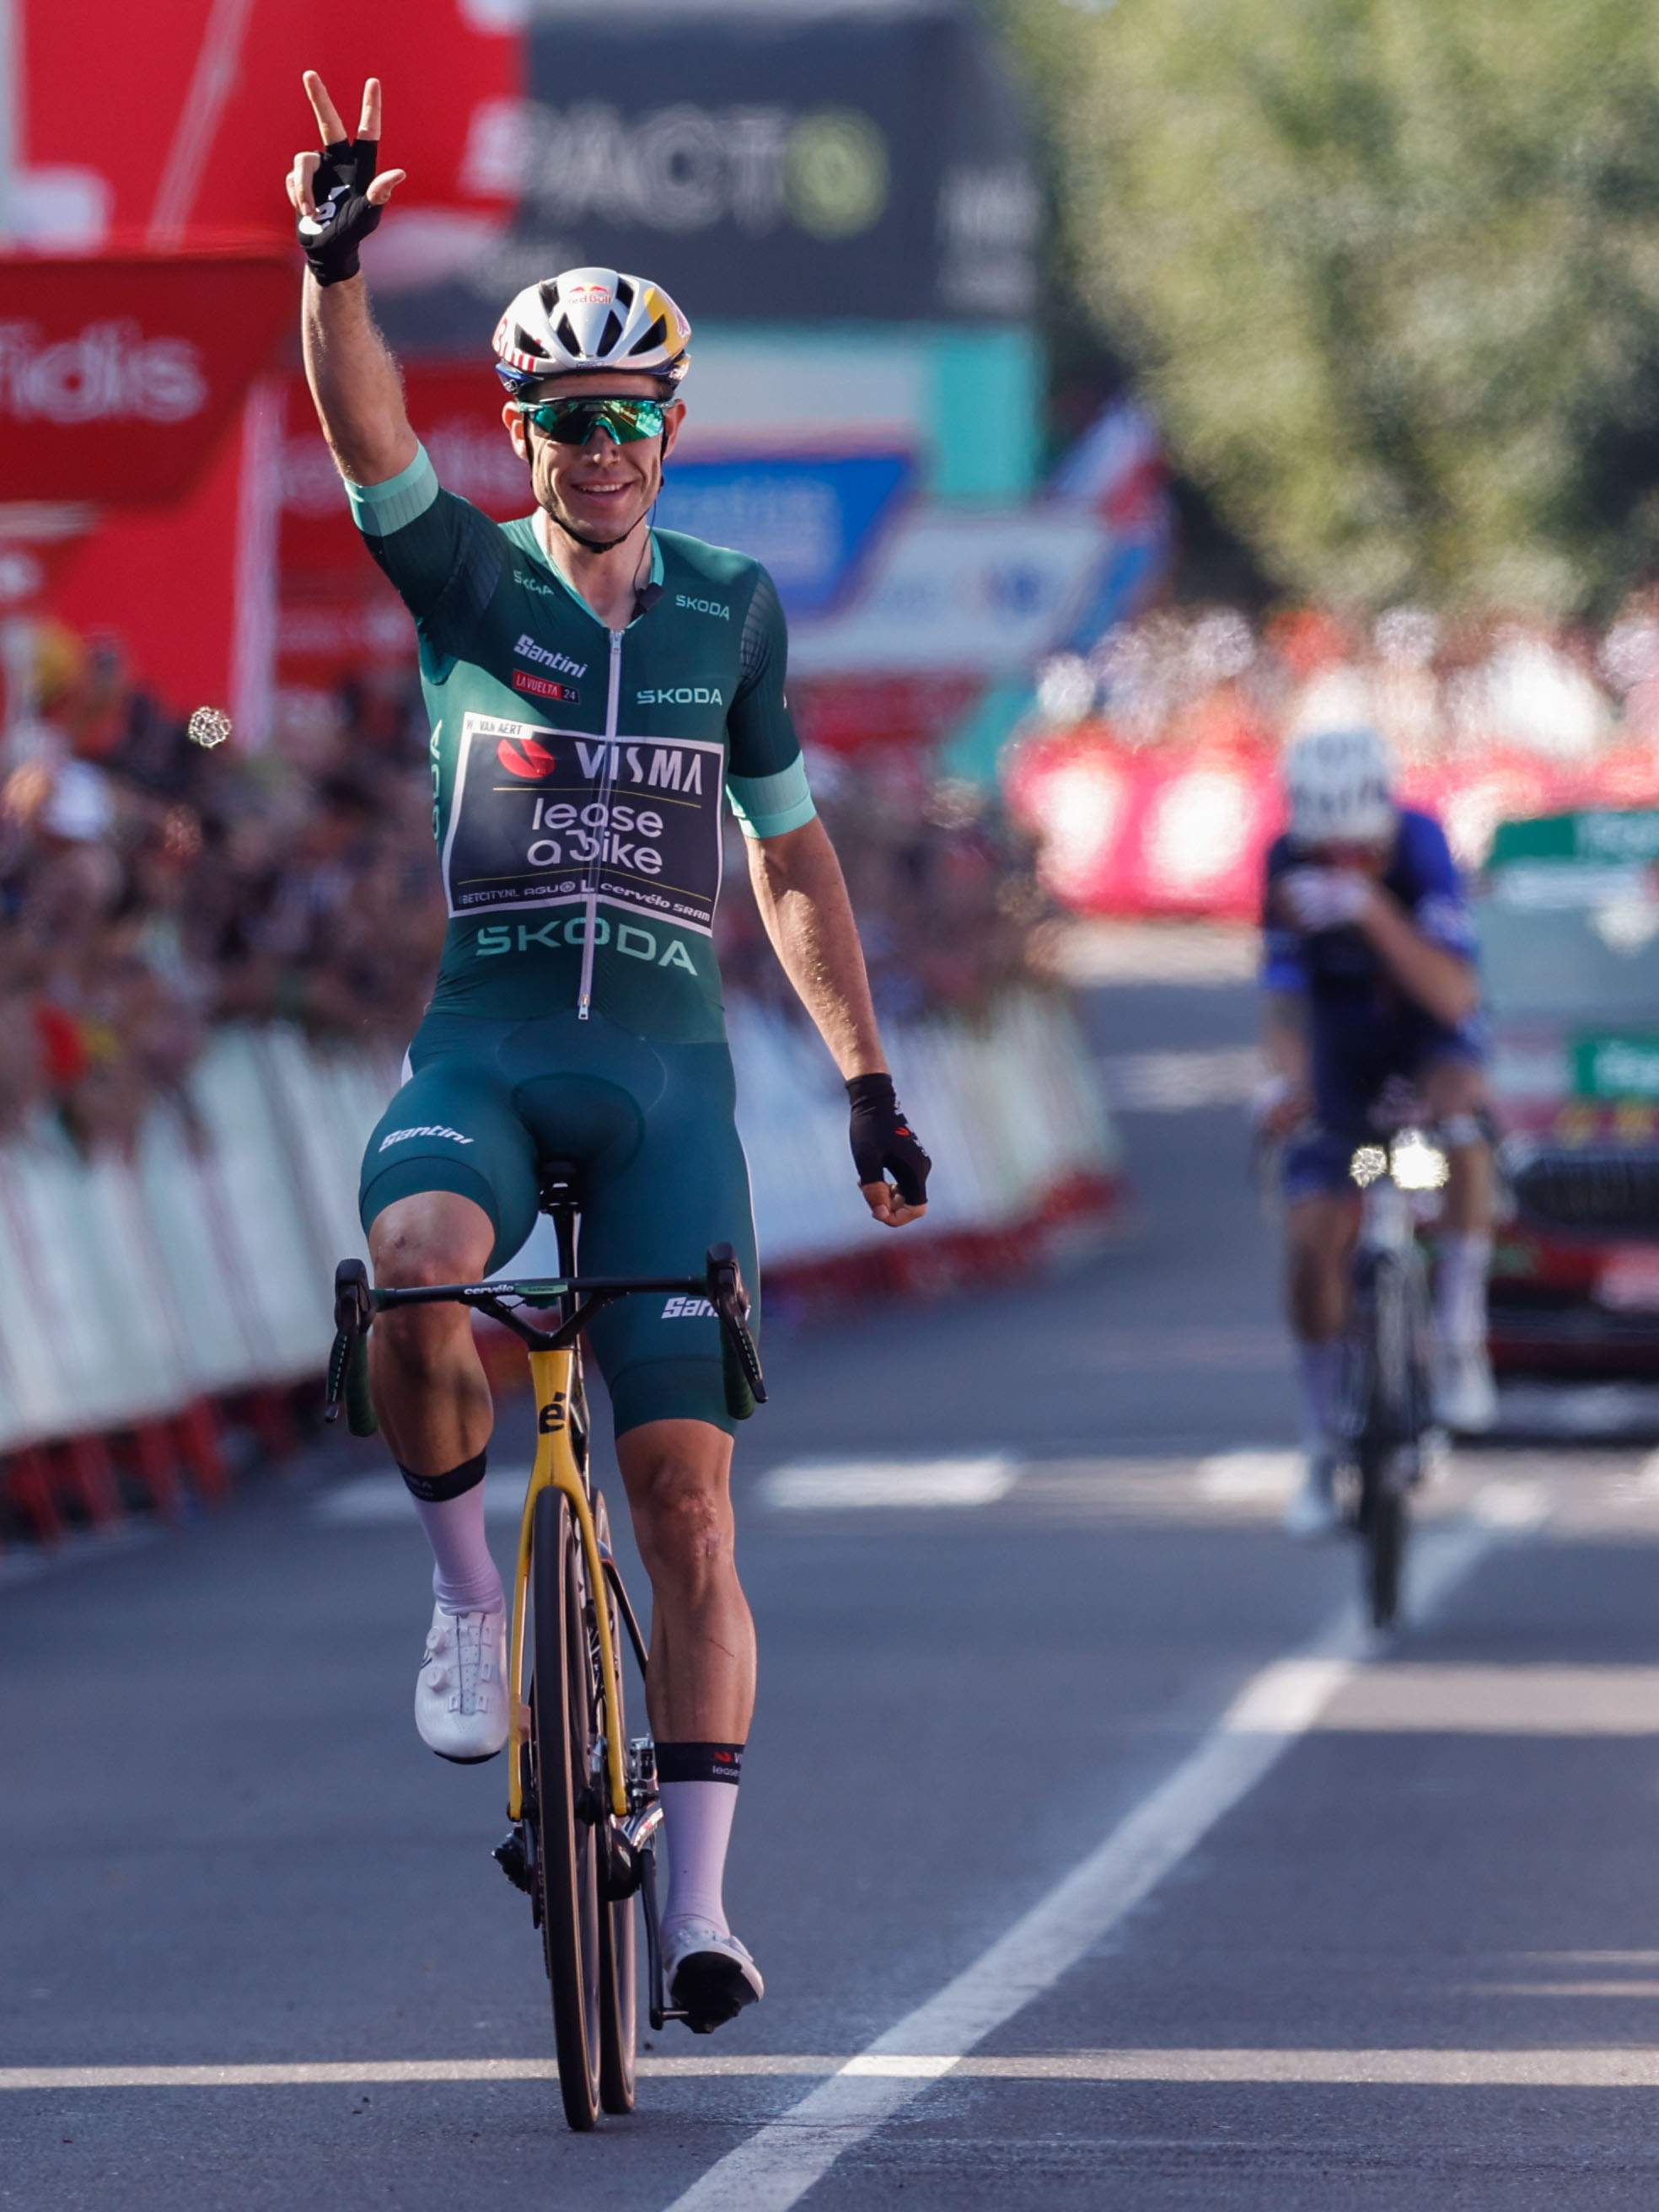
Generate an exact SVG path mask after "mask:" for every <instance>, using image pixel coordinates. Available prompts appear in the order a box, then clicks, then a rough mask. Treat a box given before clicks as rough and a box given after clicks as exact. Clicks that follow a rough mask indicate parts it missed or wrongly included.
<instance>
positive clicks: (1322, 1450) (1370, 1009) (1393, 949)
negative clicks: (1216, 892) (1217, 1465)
mask: <svg viewBox="0 0 1659 2212" xmlns="http://www.w3.org/2000/svg"><path fill="white" fill-rule="evenodd" d="M1285 791H1286V797H1287V799H1288V802H1289V822H1288V825H1287V827H1286V829H1285V833H1284V835H1283V836H1280V837H1279V839H1278V840H1277V841H1276V842H1275V843H1274V844H1273V847H1272V848H1271V850H1270V851H1269V853H1268V854H1267V864H1266V883H1265V885H1264V890H1263V902H1262V921H1263V933H1264V939H1265V943H1264V957H1263V969H1262V982H1263V986H1264V990H1263V1009H1264V1012H1263V1030H1264V1044H1265V1049H1266V1054H1267V1064H1268V1069H1269V1075H1268V1080H1267V1085H1266V1087H1265V1089H1264V1091H1263V1094H1262V1097H1261V1108H1260V1118H1261V1123H1262V1126H1263V1127H1264V1128H1265V1129H1266V1130H1267V1133H1270V1134H1273V1135H1275V1136H1279V1137H1282V1138H1284V1139H1285V1152H1284V1161H1283V1172H1284V1194H1285V1224H1286V1231H1285V1234H1286V1246H1287V1250H1286V1263H1287V1264H1286V1277H1287V1283H1286V1287H1287V1293H1288V1301H1289V1309H1290V1322H1291V1331H1292V1334H1294V1336H1295V1338H1296V1343H1297V1364H1298V1369H1299V1373H1300V1379H1301V1386H1302V1392H1303V1397H1304V1409H1305V1413H1306V1421H1307V1442H1308V1457H1307V1466H1306V1471H1305V1474H1304V1481H1303V1484H1302V1486H1301V1488H1300V1489H1299V1491H1298V1492H1297V1494H1296V1496H1295V1497H1294V1498H1292V1500H1291V1507H1290V1511H1289V1514H1288V1516H1287V1525H1288V1526H1289V1527H1290V1528H1291V1529H1292V1530H1293V1531H1294V1532H1295V1533H1297V1534H1301V1535H1310V1536H1311V1535H1320V1534H1325V1533H1327V1532H1328V1531H1329V1530H1330V1529H1331V1528H1334V1526H1335V1523H1336V1520H1337V1509H1336V1504H1335V1484H1336V1477H1337V1475H1338V1474H1339V1472H1340V1468H1341V1467H1342V1463H1343V1460H1344V1456H1345V1452H1346V1444H1345V1442H1344V1439H1343V1437H1342V1436H1341V1434H1340V1391H1341V1383H1342V1371H1343V1370H1342V1362H1343V1332H1344V1328H1345V1326H1346V1297H1347V1281H1348V1261H1349V1255H1350V1253H1351V1251H1352V1243H1353V1237H1354V1232H1355V1228H1356V1225H1357V1222H1358V1194H1357V1193H1356V1191H1355V1189H1354V1187H1353V1185H1352V1182H1351V1181H1350V1178H1349V1172H1348V1169H1349V1161H1350V1159H1351V1158H1352V1152H1353V1150H1354V1147H1355V1146H1356V1145H1357V1144H1358V1143H1361V1142H1364V1141H1365V1140H1367V1139H1368V1138H1370V1136H1371V1134H1372V1131H1371V1128H1370V1115H1371V1113H1372V1109H1374V1107H1375V1106H1376V1103H1377V1102H1378V1100H1379V1098H1380V1097H1381V1096H1382V1094H1383V1091H1385V1090H1386V1089H1388V1088H1389V1086H1390V1085H1395V1084H1397V1083H1399V1082H1401V1081H1404V1082H1406V1083H1408V1084H1409V1085H1411V1086H1412V1087H1413V1091H1415V1093H1416V1094H1417V1096H1418V1097H1419V1099H1420V1100H1421V1102H1422V1106H1423V1109H1424V1111H1425V1114H1426V1115H1428V1117H1429V1118H1430V1119H1431V1121H1433V1122H1434V1123H1435V1124H1436V1125H1437V1127H1438V1129H1439V1132H1440V1140H1441V1142H1442V1144H1443V1146H1444V1148H1445V1151H1446V1153H1447V1156H1448V1160H1449V1170H1450V1173H1449V1182H1448V1184H1447V1188H1446V1194H1445V1208H1444V1212H1443V1216H1442V1232H1441V1236H1440V1239H1439V1267H1438V1273H1437V1291H1436V1316H1435V1320H1436V1334H1437V1356H1436V1362H1435V1413H1436V1417H1437V1419H1439V1420H1440V1421H1442V1422H1443V1424H1444V1425H1446V1426H1447V1427H1448V1428H1451V1429H1455V1430H1461V1431H1466V1432H1467V1431H1480V1430H1484V1429H1488V1428H1490V1427H1491V1426H1492V1423H1493V1422H1494V1420H1495V1419H1496V1418H1497V1401H1496V1394H1495V1392H1494V1389H1493V1387H1492V1369H1491V1366H1490V1364H1489V1361H1488V1358H1487V1354H1486V1277H1487V1273H1488V1272H1489V1269H1490V1266H1491V1260H1492V1205H1493V1177H1492V1147H1491V1143H1490V1140H1489V1137H1488V1134H1487V1127H1486V1120H1485V1104H1486V1080H1485V1074H1484V1069H1483V1060H1484V1048H1483V1042H1482V1025H1481V1019H1480V978H1479V975H1478V973H1477V970H1476V965H1475V941H1474V923H1473V917H1472V915H1471V914H1470V911H1469V908H1468V902H1467V900H1466V898H1465V896H1464V890H1463V885H1462V880H1461V878H1460V877H1459V873H1458V870H1457V865H1456V863H1455V860H1453V858H1452V855H1451V850H1450V848H1449V845H1448V844H1447V842H1446V835H1445V831H1444V830H1443V829H1442V828H1441V826H1440V823H1438V822H1437V820H1436V819H1435V818H1434V817H1433V816H1432V815H1430V814H1425V813H1422V812H1420V811H1418V810H1416V809H1414V808H1412V807H1405V806H1401V805H1399V804H1398V803H1397V801H1396V799H1395V791H1394V771H1393V764H1392V763H1391V761H1390V759H1389V753H1388V749H1387V747H1386V746H1385V744H1383V739H1382V738H1380V737H1379V736H1378V735H1377V734H1376V732H1375V731H1373V730H1370V729H1366V728H1356V729H1336V730H1321V731H1316V732H1312V733H1310V734H1309V735H1307V736H1304V737H1303V738H1298V739H1297V741H1296V743H1295V744H1292V745H1291V748H1290V750H1289V752H1288V753H1287V755H1286V757H1285Z"/></svg>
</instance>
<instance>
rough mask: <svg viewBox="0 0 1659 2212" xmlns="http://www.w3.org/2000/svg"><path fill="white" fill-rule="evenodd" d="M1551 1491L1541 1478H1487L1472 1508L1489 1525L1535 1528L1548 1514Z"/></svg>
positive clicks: (1476, 1494)
mask: <svg viewBox="0 0 1659 2212" xmlns="http://www.w3.org/2000/svg"><path fill="white" fill-rule="evenodd" d="M1547 1495H1548V1493H1547V1492H1546V1490H1545V1488H1544V1486H1543V1484H1542V1483H1541V1482H1514V1481H1499V1482H1485V1483H1482V1485H1481V1486H1480V1489H1479V1490H1477V1491H1476V1492H1475V1493H1474V1497H1473V1498H1471V1499H1470V1500H1469V1511H1470V1512H1471V1513H1472V1514H1473V1515H1474V1517H1475V1519H1476V1520H1477V1521H1480V1522H1484V1523H1485V1524H1486V1527H1487V1528H1534V1527H1535V1526H1536V1525H1537V1523H1538V1522H1540V1521H1541V1520H1542V1519H1543V1517H1544V1514H1545V1512H1546V1510H1547Z"/></svg>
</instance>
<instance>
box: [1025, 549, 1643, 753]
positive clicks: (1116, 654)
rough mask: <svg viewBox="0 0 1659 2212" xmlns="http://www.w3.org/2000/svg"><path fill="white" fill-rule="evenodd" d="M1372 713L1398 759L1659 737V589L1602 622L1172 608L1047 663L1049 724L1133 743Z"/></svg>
mask: <svg viewBox="0 0 1659 2212" xmlns="http://www.w3.org/2000/svg"><path fill="white" fill-rule="evenodd" d="M1333 717H1340V718H1341V719H1344V720H1348V719H1359V718H1364V719H1368V720H1371V721H1372V722H1374V723H1375V724H1376V726H1378V727H1379V728H1381V729H1382V730H1383V732H1384V734H1385V735H1386V736H1387V737H1388V738H1389V739H1390V741H1391V742H1392V744H1393V745H1394V747H1395V751H1396V753H1397V755H1398V757H1399V759H1400V761H1401V765H1402V766H1403V767H1407V768H1409V767H1411V766H1413V765H1417V764H1420V763H1431V762H1441V761H1455V760H1458V759H1460V758H1467V757H1470V756H1474V755H1479V754H1483V753H1486V752H1489V751H1492V750H1498V749H1507V748H1514V749H1516V750H1520V751H1522V752H1530V753H1534V754H1536V755H1537V756H1539V757H1541V758H1543V759H1547V760H1549V761H1553V762H1556V763H1561V764H1563V765H1569V764H1572V763H1587V762H1589V761H1590V760H1592V759H1594V758H1595V756H1596V755H1598V754H1599V753H1601V752H1602V751H1604V750H1607V749H1609V748H1611V747H1613V746H1616V745H1624V744H1631V743H1632V742H1639V743H1644V744H1650V743H1652V741H1653V740H1654V738H1656V737H1659V592H1655V591H1650V592H1644V593H1642V594H1640V595H1638V596H1636V597H1633V598H1632V599H1631V600H1630V601H1629V602H1628V603H1627V604H1626V605H1625V606H1624V607H1622V608H1621V609H1620V611H1619V612H1618V613H1617V615H1616V616H1615V617H1613V619H1612V620H1611V621H1610V622H1608V623H1605V624H1604V625H1600V626H1596V625H1591V624H1588V623H1586V624H1582V625H1576V626H1569V625H1556V624H1552V623H1546V622H1541V621H1528V620H1522V619H1518V618H1515V617H1486V618H1482V619H1471V620H1468V621H1464V622H1450V621H1443V620H1442V619H1441V618H1439V617H1437V616H1435V615H1434V614H1432V613H1430V612H1429V611H1426V610H1425V609H1421V608H1415V607H1397V608H1395V609H1393V610H1391V611H1389V612H1388V613H1385V614H1383V615H1382V616H1380V617H1377V618H1376V620H1374V621H1371V622H1369V623H1367V622H1358V621H1354V622H1346V621H1344V620H1342V619H1340V617H1337V616H1335V615H1333V614H1330V613H1328V612H1327V611H1323V610H1322V609H1318V608H1311V607H1299V608H1292V609H1288V610H1284V611H1279V612H1278V613H1276V614H1274V615H1273V616H1271V617H1267V618H1266V619H1264V620H1261V621H1252V620H1250V619H1249V618H1247V617H1246V616H1244V615H1243V614H1242V613H1240V612H1238V611H1237V610H1235V609H1232V608H1227V607H1214V606H1211V607H1204V608H1199V609H1193V610H1188V611H1173V610H1162V611H1158V612H1155V613H1153V614H1151V615H1149V616H1147V617H1145V618H1144V619H1143V620H1141V621H1140V622H1139V623H1135V624H1133V625H1130V626H1127V627H1125V628H1124V629H1120V630H1116V631H1114V632H1113V633H1111V634H1109V635H1108V636H1107V637H1106V638H1104V639H1103V641H1101V643H1100V644H1099V645H1098V646H1097V647H1096V648H1095V649H1094V651H1093V652H1092V653H1090V654H1089V655H1088V656H1087V657H1086V658H1084V657H1081V656H1079V655H1071V654H1068V655H1066V656H1063V657H1061V658H1060V659H1055V660H1053V661H1051V662H1050V663H1049V664H1048V666H1047V667H1046V668H1045V669H1044V670H1043V671H1042V677H1041V679H1040V683H1039V687H1038V719H1039V723H1040V725H1042V726H1048V727H1049V728H1054V727H1056V726H1059V727H1065V726H1072V725H1075V724H1079V723H1083V722H1098V723H1100V724H1103V726H1104V727H1105V729H1106V731H1107V732H1109V735H1110V736H1111V737H1112V738H1115V740H1117V741H1118V742H1120V743H1121V744H1124V745H1126V746H1129V747H1136V748H1139V747H1155V748H1158V749H1160V750H1171V751H1182V750H1187V751H1201V750H1213V749H1217V748H1226V747H1228V746H1234V745H1259V744H1264V743H1266V744H1274V743H1279V742H1282V741H1283V740H1284V738H1286V737H1287V736H1290V735H1292V734H1294V732H1295V731H1296V730H1297V728H1298V727H1300V726H1307V724H1308V723H1309V722H1310V720H1315V719H1317V720H1326V721H1328V720H1331V719H1332V718H1333Z"/></svg>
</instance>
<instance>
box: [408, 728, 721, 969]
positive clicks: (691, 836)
mask: <svg viewBox="0 0 1659 2212" xmlns="http://www.w3.org/2000/svg"><path fill="white" fill-rule="evenodd" d="M724 777H725V748H724V747H723V746H721V745H718V744H711V743H709V742H708V740H706V739H702V738H627V737H623V738H614V739H612V738H598V737H593V736H592V735H589V734H586V733H585V732H576V731H573V730H556V729H547V728H544V727H543V726H540V725H538V724H534V723H529V722H514V721H509V720H506V719H504V718H503V717H501V716H500V715H495V714H468V715H467V716H466V717H465V720H464V721H463V723H462V726H461V747H460V757H459V761H458V763H457V766H456V771H455V797H454V800H453V805H452V807H451V810H450V820H449V834H448V836H447V838H446V839H445V841H444V851H443V878H444V892H445V896H446V897H447V901H448V905H449V912H450V914H451V915H452V916H455V917H458V918H460V919H464V920H465V919H471V918H473V917H483V916H486V915H491V914H494V913H497V912H501V911H509V912H510V911H514V910H517V909H519V908H526V907H560V906H573V905H580V903H582V902H584V901H585V900H586V898H587V897H588V896H589V893H590V890H591V891H592V895H593V896H596V897H597V898H598V899H599V901H600V902H601V903H602V904H604V905H605V906H610V907H616V908H622V909H623V911H625V912H627V913H629V914H635V915H645V916H648V917H649V918H650V919H651V920H653V921H668V922H672V923H674V924H675V925H676V926H677V927H679V928H681V929H691V930H696V932H697V933H698V934H699V935H700V936H703V937H707V936H708V935H710V934H711V933H712V931H713V928H714V902H715V901H716V900H717V899H718V898H719V896H720V800H721V797H722V795H723V793H724V789H725V782H724ZM576 926H577V927H580V926H581V925H580V923H578V924H577V925H576ZM601 926H606V927H608V925H601V924H600V923H599V922H598V921H596V924H595V927H596V929H597V928H598V927H601ZM549 927H553V925H549ZM623 927H624V928H625V927H627V925H626V924H623ZM506 934H507V933H506V932H505V931H504V932H503V935H506ZM573 941H574V942H580V939H574V940H573ZM484 949H485V948H484V947H483V945H480V951H483V950H484ZM501 950H502V951H506V950H507V946H506V945H502V947H501Z"/></svg>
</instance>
